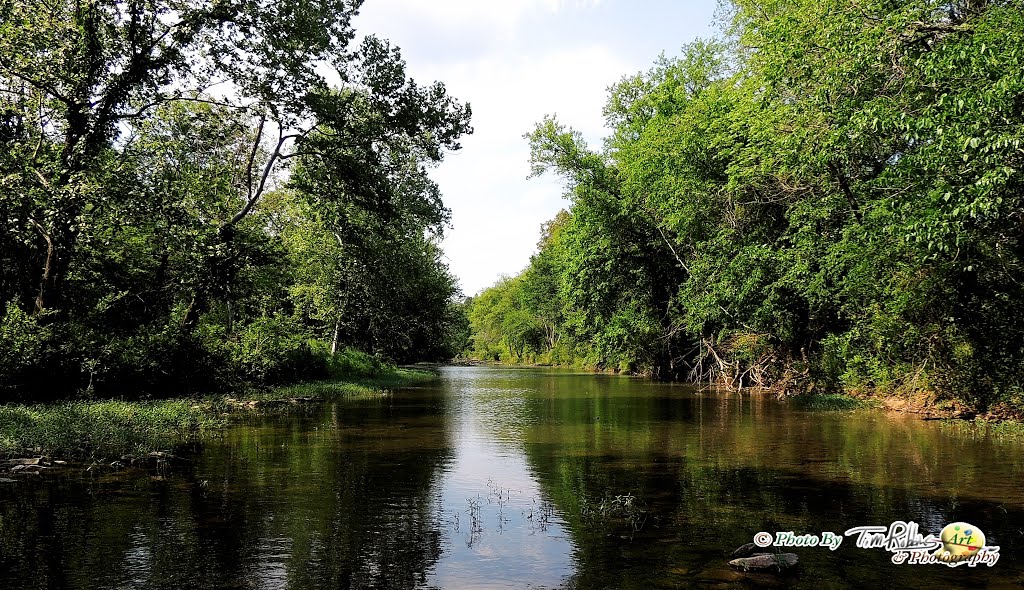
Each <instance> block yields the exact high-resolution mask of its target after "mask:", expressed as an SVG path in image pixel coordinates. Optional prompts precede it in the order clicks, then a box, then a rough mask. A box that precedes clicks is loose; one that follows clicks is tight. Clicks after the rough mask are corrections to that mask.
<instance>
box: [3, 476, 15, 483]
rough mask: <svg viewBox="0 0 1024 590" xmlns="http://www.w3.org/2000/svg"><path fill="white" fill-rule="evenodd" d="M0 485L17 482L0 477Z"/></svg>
mask: <svg viewBox="0 0 1024 590" xmlns="http://www.w3.org/2000/svg"><path fill="white" fill-rule="evenodd" d="M0 483H18V480H16V479H11V478H9V477H0Z"/></svg>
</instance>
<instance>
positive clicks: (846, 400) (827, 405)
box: [791, 393, 872, 412]
mask: <svg viewBox="0 0 1024 590" xmlns="http://www.w3.org/2000/svg"><path fill="white" fill-rule="evenodd" d="M791 403H792V404H793V406H794V407H795V408H797V409H800V410H813V411H819V412H829V411H841V410H857V409H861V408H869V407H871V405H872V404H871V403H870V402H867V401H865V400H862V399H857V398H855V397H851V396H849V395H843V394H839V393H828V394H807V395H798V396H796V397H794V398H793V400H792V402H791Z"/></svg>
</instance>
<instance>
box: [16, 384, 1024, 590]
mask: <svg viewBox="0 0 1024 590" xmlns="http://www.w3.org/2000/svg"><path fill="white" fill-rule="evenodd" d="M1022 451H1024V445H1022V444H1021V443H1020V442H1016V441H1012V440H1004V439H998V438H990V437H980V438H979V437H973V438H968V437H964V436H956V435H954V433H951V431H950V430H949V429H943V428H942V427H941V425H939V424H936V423H929V422H923V421H920V420H913V419H909V418H901V417H893V416H887V415H885V414H882V413H878V412H871V411H867V412H864V411H858V412H841V413H831V412H825V413H813V412H803V411H796V410H793V409H792V408H787V407H786V406H785V405H783V404H780V403H779V402H776V401H775V400H772V399H767V398H761V397H756V396H749V395H725V394H715V393H699V392H696V391H694V390H693V389H690V388H686V387H682V386H676V385H667V384H655V383H650V382H645V381H643V380H638V379H630V378H625V377H616V376H608V375H592V374H578V373H573V372H569V371H559V370H537V369H530V370H527V369H499V368H473V367H469V368H462V367H459V368H449V369H445V370H444V372H443V375H442V378H441V379H440V380H438V382H437V383H435V384H433V385H431V386H429V387H423V388H416V389H409V390H404V391H398V392H395V394H394V395H392V396H388V397H383V398H379V399H358V400H349V401H347V402H339V403H333V404H325V405H323V406H318V407H316V408H315V409H311V410H310V411H308V412H306V413H304V414H293V415H288V416H280V417H277V418H253V420H252V422H251V423H249V424H243V425H239V426H237V427H234V428H232V429H230V430H229V431H227V432H226V433H225V434H224V437H223V439H222V440H214V441H210V442H209V443H207V444H206V445H205V447H204V449H203V450H202V452H201V453H199V454H198V455H197V456H196V457H195V460H194V462H193V463H191V464H189V465H187V466H184V467H177V468H175V470H174V471H173V472H171V473H168V474H163V475H161V476H155V477H154V476H153V475H154V474H147V473H140V472H129V473H119V474H112V473H110V472H101V473H97V472H96V471H92V472H88V473H82V472H80V471H77V472H66V473H63V474H57V475H48V476H43V477H36V478H20V479H19V480H18V481H17V482H16V483H13V484H12V483H5V484H0V588H65V587H67V588H297V589H306V588H309V589H312V588H422V587H446V588H523V587H534V588H541V587H547V588H554V587H565V588H691V587H696V588H713V587H723V588H745V587H766V586H768V587H770V586H780V587H794V588H809V589H810V588H813V589H819V588H821V589H827V588H865V587H872V588H937V587H938V588H945V587H972V588H1014V587H1020V585H1021V583H1022V582H1024V560H1021V558H1020V555H1021V554H1022V552H1024V484H1022V481H1024V453H1022ZM895 520H914V521H916V522H918V523H919V524H921V526H922V529H923V530H924V532H938V530H939V529H940V528H941V527H942V526H943V525H945V524H946V523H948V522H951V521H954V520H963V521H967V522H970V523H972V524H974V525H975V526H977V527H979V528H981V529H982V530H983V531H984V532H985V533H986V535H987V536H988V540H989V544H996V545H999V546H1000V547H1001V555H1002V557H1001V558H1000V560H999V562H998V563H997V564H996V565H995V566H994V567H992V568H989V567H986V566H979V567H977V568H972V569H969V568H967V567H959V568H955V569H952V568H947V567H945V566H941V565H933V566H912V565H894V564H892V563H891V562H890V561H889V557H890V556H889V554H888V553H887V552H885V551H882V550H866V549H858V548H856V547H854V546H853V539H852V538H846V539H845V540H844V542H843V544H842V545H841V546H840V547H839V548H838V549H837V550H836V551H829V550H828V549H827V548H821V547H811V548H800V549H796V550H795V551H796V552H797V553H798V554H799V555H800V559H801V568H800V571H799V572H798V574H797V575H795V576H791V577H785V578H779V577H774V576H762V577H752V576H745V575H743V574H740V573H737V572H733V571H731V570H729V568H728V567H727V565H726V561H727V557H726V555H727V553H728V552H729V551H731V550H732V549H734V548H735V547H737V546H739V545H741V544H743V543H746V542H748V541H750V540H751V539H752V537H753V535H754V533H756V532H758V531H762V530H763V531H770V532H775V531H790V530H792V531H794V532H795V533H797V534H802V533H820V532H822V531H833V532H836V533H839V534H842V533H843V531H845V530H846V529H848V528H850V527H854V526H860V525H867V524H879V525H888V524H889V523H890V522H892V521H895Z"/></svg>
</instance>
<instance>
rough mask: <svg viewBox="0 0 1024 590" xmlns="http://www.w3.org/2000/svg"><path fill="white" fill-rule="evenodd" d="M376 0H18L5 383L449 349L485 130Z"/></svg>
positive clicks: (10, 393)
mask: <svg viewBox="0 0 1024 590" xmlns="http://www.w3.org/2000/svg"><path fill="white" fill-rule="evenodd" d="M360 3H361V2H360V0H289V1H286V2H276V1H273V2H272V1H269V0H245V1H243V2H222V1H220V0H200V1H187V2H183V1H178V0H139V1H133V2H118V1H114V0H93V1H84V0H60V1H57V2H43V1H41V0H28V1H26V0H2V1H0V23H2V24H0V228H2V230H0V400H25V399H46V398H53V397H58V396H64V395H68V394H70V393H73V392H76V391H85V392H94V391H95V392H101V393H102V392H113V393H116V394H118V395H133V394H136V393H139V394H141V393H152V392H161V391H174V392H184V391H200V390H216V389H222V388H225V387H230V386H234V385H237V384H244V383H272V382H280V381H285V380H290V379H295V378H299V377H301V378H303V379H309V378H315V377H317V376H321V375H325V374H327V373H328V372H329V371H330V370H331V368H332V367H331V365H332V363H333V362H334V361H333V359H334V358H335V356H334V355H333V354H332V353H334V352H335V351H340V350H343V349H346V348H353V349H358V350H361V351H365V352H368V353H371V354H375V355H378V356H380V357H383V358H387V359H390V360H392V361H397V362H401V361H410V360H421V359H440V358H450V357H451V356H452V355H453V354H454V353H455V352H456V351H457V350H458V349H459V347H460V346H461V344H459V343H457V337H458V334H459V332H458V330H461V329H463V328H464V323H465V322H464V321H462V320H461V318H462V317H464V316H461V315H460V310H459V308H457V307H456V306H455V304H454V303H453V302H454V300H455V297H456V296H457V295H458V288H457V285H456V282H455V279H454V278H453V276H452V275H451V274H450V273H449V272H448V269H447V267H446V266H445V264H444V263H443V262H442V257H441V252H440V250H439V246H438V243H439V240H440V238H441V236H442V232H443V230H444V228H445V227H446V226H447V224H448V218H449V212H448V210H447V209H446V208H445V206H444V204H443V203H442V201H441V196H440V192H439V189H438V187H437V186H436V185H435V184H434V183H433V182H432V181H431V180H430V178H429V177H428V169H429V168H430V167H431V166H432V165H434V164H436V163H437V162H439V161H440V160H441V159H442V157H443V155H444V153H445V152H446V151H449V150H454V149H458V147H459V144H458V140H459V138H460V136H462V135H464V134H466V133H469V132H471V128H470V126H469V118H470V110H469V107H468V105H464V104H462V103H459V102H458V101H456V100H454V99H453V98H451V97H449V96H448V94H447V92H446V90H445V88H444V86H443V85H442V84H440V83H434V84H431V85H426V86H424V85H418V84H416V83H415V82H413V81H412V80H411V79H410V78H409V77H408V76H407V74H406V71H405V65H404V62H403V60H402V58H401V55H400V54H399V52H398V50H397V49H395V48H393V47H392V46H390V45H389V44H388V43H387V42H385V41H382V40H380V39H377V38H375V37H372V36H366V37H362V38H359V37H357V36H356V32H355V31H354V30H353V28H352V25H351V20H352V17H353V16H354V15H355V14H356V12H357V9H358V8H359V4H360Z"/></svg>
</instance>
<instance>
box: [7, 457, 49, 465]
mask: <svg viewBox="0 0 1024 590" xmlns="http://www.w3.org/2000/svg"><path fill="white" fill-rule="evenodd" d="M40 459H41V457H33V458H31V459H11V460H9V461H8V462H7V464H8V465H39V460H40Z"/></svg>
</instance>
